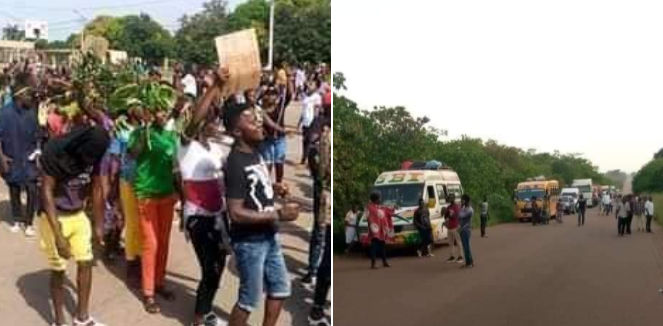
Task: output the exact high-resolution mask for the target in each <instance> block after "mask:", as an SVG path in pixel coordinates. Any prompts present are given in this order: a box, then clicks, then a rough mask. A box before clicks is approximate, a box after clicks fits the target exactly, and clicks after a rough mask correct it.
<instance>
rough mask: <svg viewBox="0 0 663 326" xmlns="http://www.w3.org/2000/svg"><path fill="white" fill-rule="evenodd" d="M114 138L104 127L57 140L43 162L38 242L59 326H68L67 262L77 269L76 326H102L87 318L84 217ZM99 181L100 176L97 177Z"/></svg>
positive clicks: (88, 258) (88, 252) (87, 229)
mask: <svg viewBox="0 0 663 326" xmlns="http://www.w3.org/2000/svg"><path fill="white" fill-rule="evenodd" d="M109 144H110V138H109V136H108V133H107V132H106V131H105V130H103V129H102V128H100V127H84V128H79V129H77V130H74V131H71V132H70V133H69V134H67V135H65V136H63V137H60V138H56V139H53V140H51V141H49V142H48V143H46V145H45V146H44V153H43V155H42V156H41V157H40V158H39V163H40V167H41V170H42V172H43V173H42V180H43V181H42V189H41V190H42V214H41V216H40V217H39V218H38V219H37V223H38V225H39V227H38V230H39V235H40V242H41V244H42V249H43V251H44V253H45V254H46V257H47V260H48V262H49V265H50V268H51V286H50V288H51V297H52V300H53V309H54V311H55V313H54V315H55V316H54V317H55V324H56V325H65V324H66V323H65V315H64V305H65V303H64V301H65V299H64V295H65V290H64V278H65V271H66V268H67V260H69V259H70V258H73V259H74V260H76V263H77V265H78V276H77V280H78V287H77V291H78V301H79V303H78V305H77V309H76V314H75V316H74V325H86V326H103V324H101V323H99V322H97V321H95V320H94V319H93V318H92V317H91V316H90V314H89V311H88V305H89V299H90V291H91V286H92V259H93V255H92V227H91V224H90V221H89V219H88V217H87V216H86V214H85V202H86V201H87V200H89V198H90V193H91V185H90V183H91V181H92V180H91V179H90V173H91V172H92V169H93V167H94V166H95V165H96V164H98V163H99V161H100V160H101V158H102V156H103V154H104V153H105V152H106V149H107V148H108V145H109ZM93 178H96V179H97V180H96V181H97V182H98V178H99V176H94V177H93Z"/></svg>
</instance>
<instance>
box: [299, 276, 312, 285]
mask: <svg viewBox="0 0 663 326" xmlns="http://www.w3.org/2000/svg"><path fill="white" fill-rule="evenodd" d="M301 281H302V283H304V284H311V283H313V275H311V273H307V274H306V275H304V277H302V280H301Z"/></svg>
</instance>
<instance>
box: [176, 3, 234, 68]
mask: <svg viewBox="0 0 663 326" xmlns="http://www.w3.org/2000/svg"><path fill="white" fill-rule="evenodd" d="M227 19H228V10H227V5H226V2H225V1H222V0H212V1H209V2H206V3H204V4H203V10H202V11H201V12H199V13H197V14H195V15H193V16H188V15H184V16H182V18H180V23H181V26H180V29H179V30H178V31H177V32H176V33H175V42H176V43H177V49H176V52H177V53H176V54H177V57H178V58H180V60H182V61H184V62H191V63H197V64H204V65H211V64H212V63H214V62H216V61H217V55H216V47H215V45H214V38H215V37H217V36H219V35H222V34H226V33H227V27H226V25H227Z"/></svg>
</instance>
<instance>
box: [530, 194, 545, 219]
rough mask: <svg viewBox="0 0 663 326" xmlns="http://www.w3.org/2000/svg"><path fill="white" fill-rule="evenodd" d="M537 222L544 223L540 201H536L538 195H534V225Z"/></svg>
mask: <svg viewBox="0 0 663 326" xmlns="http://www.w3.org/2000/svg"><path fill="white" fill-rule="evenodd" d="M537 223H541V224H543V221H542V220H541V207H539V203H538V202H537V201H536V196H532V225H536V224H537Z"/></svg>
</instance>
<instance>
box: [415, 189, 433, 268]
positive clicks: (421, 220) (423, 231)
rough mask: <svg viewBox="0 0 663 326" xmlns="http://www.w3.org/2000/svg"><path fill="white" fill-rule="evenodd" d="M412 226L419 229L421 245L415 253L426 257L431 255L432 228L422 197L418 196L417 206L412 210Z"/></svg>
mask: <svg viewBox="0 0 663 326" xmlns="http://www.w3.org/2000/svg"><path fill="white" fill-rule="evenodd" d="M413 222H414V226H415V227H416V228H417V231H419V238H420V239H421V247H419V249H417V255H418V256H419V257H421V255H426V257H432V256H433V254H431V252H430V244H431V242H432V241H431V236H432V228H431V225H430V212H428V207H426V204H425V203H424V199H423V198H419V207H417V210H415V211H414V219H413Z"/></svg>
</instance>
